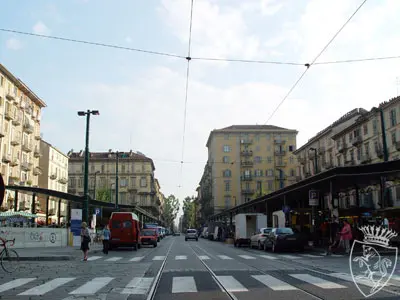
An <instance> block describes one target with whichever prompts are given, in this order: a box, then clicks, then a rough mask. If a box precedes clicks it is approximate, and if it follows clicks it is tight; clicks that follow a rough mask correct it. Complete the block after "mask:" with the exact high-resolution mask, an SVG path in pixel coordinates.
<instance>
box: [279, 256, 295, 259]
mask: <svg viewBox="0 0 400 300" xmlns="http://www.w3.org/2000/svg"><path fill="white" fill-rule="evenodd" d="M279 256H281V257H283V258H287V259H299V258H300V257H299V256H294V255H279Z"/></svg>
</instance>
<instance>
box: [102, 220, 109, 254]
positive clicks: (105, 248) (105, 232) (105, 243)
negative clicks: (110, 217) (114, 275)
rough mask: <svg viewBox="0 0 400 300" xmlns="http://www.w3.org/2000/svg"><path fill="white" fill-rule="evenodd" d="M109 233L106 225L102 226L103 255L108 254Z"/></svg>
mask: <svg viewBox="0 0 400 300" xmlns="http://www.w3.org/2000/svg"><path fill="white" fill-rule="evenodd" d="M110 237H111V232H110V229H108V225H106V226H104V229H103V253H104V254H108V248H109V242H110Z"/></svg>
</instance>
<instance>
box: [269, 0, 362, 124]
mask: <svg viewBox="0 0 400 300" xmlns="http://www.w3.org/2000/svg"><path fill="white" fill-rule="evenodd" d="M366 2H367V0H364V1H363V2H362V3H361V4H360V5H359V6H358V7H357V9H356V10H355V11H354V12H353V14H352V15H351V16H350V17H349V18H348V19H347V21H346V22H345V23H344V24H343V25H342V27H340V28H339V30H338V31H337V32H336V33H335V34H334V35H333V37H332V38H331V39H330V40H329V42H328V43H327V44H326V45H325V47H323V48H322V50H321V51H320V52H319V53H318V54H317V56H316V57H315V58H314V59H313V60H312V62H311V63H310V64H306V65H305V66H306V69H305V70H304V72H303V73H302V74H301V75H300V77H299V79H297V80H296V82H295V83H294V85H293V86H292V87H291V88H290V90H289V92H288V93H287V94H286V95H285V97H283V99H282V101H281V102H279V104H278V106H277V107H276V108H275V109H274V111H273V112H272V114H271V115H270V116H269V118H268V119H267V122H265V123H264V125H265V124H267V123H268V122H269V121H270V120H271V119H272V117H273V116H274V115H275V113H276V112H277V111H278V109H279V108H280V107H281V106H282V104H283V103H284V102H285V101H286V99H287V98H288V97H289V96H290V94H291V93H292V91H293V90H294V89H295V87H296V86H297V85H298V84H299V83H300V81H301V80H302V79H303V77H304V76H305V75H306V73H307V71H308V70H309V69H310V67H311V66H312V65H313V64H314V63H315V62H316V61H317V59H318V58H319V57H320V56H321V55H322V54H323V53H324V52H325V51H326V49H328V47H329V46H330V45H331V44H332V42H333V41H334V40H335V39H336V37H337V36H338V35H339V33H340V32H342V30H343V29H344V28H345V27H346V25H347V24H349V22H350V21H351V20H352V19H353V17H354V16H355V15H356V14H357V12H358V11H359V10H360V9H361V8H362V7H363V6H364V4H365V3H366Z"/></svg>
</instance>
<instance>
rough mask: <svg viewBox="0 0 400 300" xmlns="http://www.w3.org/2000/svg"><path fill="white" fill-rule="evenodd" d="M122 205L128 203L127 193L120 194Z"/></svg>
mask: <svg viewBox="0 0 400 300" xmlns="http://www.w3.org/2000/svg"><path fill="white" fill-rule="evenodd" d="M119 199H120V203H126V193H121V194H119Z"/></svg>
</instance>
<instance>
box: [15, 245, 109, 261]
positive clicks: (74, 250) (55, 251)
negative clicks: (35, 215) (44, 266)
mask: <svg viewBox="0 0 400 300" xmlns="http://www.w3.org/2000/svg"><path fill="white" fill-rule="evenodd" d="M102 249H103V246H102V245H101V244H93V245H91V246H90V250H89V253H90V254H95V253H99V252H101V251H102ZM14 250H15V251H16V252H17V253H18V255H19V259H20V261H62V260H76V259H81V258H82V251H81V250H80V247H69V246H68V247H62V248H61V247H46V248H23V249H17V248H16V249H14Z"/></svg>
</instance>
